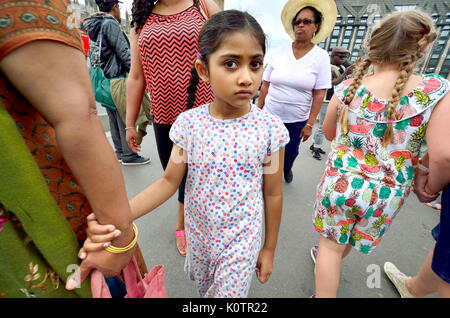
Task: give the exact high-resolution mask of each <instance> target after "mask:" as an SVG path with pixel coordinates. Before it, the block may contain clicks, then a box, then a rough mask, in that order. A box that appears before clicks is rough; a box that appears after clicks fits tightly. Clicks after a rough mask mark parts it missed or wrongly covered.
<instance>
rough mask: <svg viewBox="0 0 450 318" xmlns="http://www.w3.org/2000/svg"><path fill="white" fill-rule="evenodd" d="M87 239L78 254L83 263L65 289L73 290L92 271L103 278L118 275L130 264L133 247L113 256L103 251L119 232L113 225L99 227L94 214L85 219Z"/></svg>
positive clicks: (69, 279)
mask: <svg viewBox="0 0 450 318" xmlns="http://www.w3.org/2000/svg"><path fill="white" fill-rule="evenodd" d="M87 220H88V229H87V231H86V232H87V235H88V238H87V239H86V241H85V242H84V245H83V247H82V248H81V249H80V251H79V253H78V257H79V258H80V259H82V260H83V261H82V262H81V264H80V267H79V268H78V269H77V271H75V273H74V274H72V275H71V276H70V277H69V278H68V280H67V283H66V289H68V290H73V289H75V288H77V287H78V286H80V285H81V283H82V282H83V281H84V280H85V279H86V278H87V277H88V276H89V274H90V272H91V271H92V270H93V269H97V270H99V271H100V272H102V273H103V275H104V276H105V277H112V276H116V275H118V274H120V272H121V270H122V269H123V268H124V267H125V266H127V265H128V263H129V262H130V260H131V258H132V256H133V254H134V250H135V247H134V248H132V249H130V250H129V251H127V252H125V253H121V254H113V253H110V252H108V251H106V250H105V248H106V247H108V246H109V245H111V242H112V241H113V240H114V239H115V238H117V237H118V236H119V235H120V234H121V232H120V231H119V230H116V229H115V227H114V226H113V225H101V224H99V223H98V222H97V219H96V218H95V215H94V214H91V215H89V216H88V217H87Z"/></svg>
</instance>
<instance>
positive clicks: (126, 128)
mask: <svg viewBox="0 0 450 318" xmlns="http://www.w3.org/2000/svg"><path fill="white" fill-rule="evenodd" d="M128 129H136V127H125V130H128Z"/></svg>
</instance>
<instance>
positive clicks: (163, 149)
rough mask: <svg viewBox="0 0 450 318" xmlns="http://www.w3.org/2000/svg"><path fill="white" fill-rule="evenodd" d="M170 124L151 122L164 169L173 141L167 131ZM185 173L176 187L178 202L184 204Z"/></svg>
mask: <svg viewBox="0 0 450 318" xmlns="http://www.w3.org/2000/svg"><path fill="white" fill-rule="evenodd" d="M171 127H172V125H167V124H157V123H155V122H154V123H153V130H154V132H155V139H156V147H157V148H158V155H159V160H160V161H161V165H162V167H163V169H164V170H166V167H167V164H168V163H169V159H170V154H171V153H172V147H173V142H172V140H171V139H170V138H169V132H170V128H171ZM186 175H187V172H186V174H185V175H184V177H183V180H182V181H181V184H180V187H179V188H178V202H180V203H183V204H184V187H185V184H186Z"/></svg>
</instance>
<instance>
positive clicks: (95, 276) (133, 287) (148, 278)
mask: <svg viewBox="0 0 450 318" xmlns="http://www.w3.org/2000/svg"><path fill="white" fill-rule="evenodd" d="M122 272H123V277H124V281H125V286H126V289H127V294H126V296H125V298H167V293H166V280H165V271H164V266H163V265H157V266H155V267H153V268H152V270H151V271H150V272H149V273H147V274H145V276H144V278H142V276H141V273H140V271H139V267H138V264H137V262H136V258H135V257H134V256H133V258H132V259H131V261H130V263H128V265H127V266H126V267H125V268H124V269H123V270H122ZM136 278H138V280H139V281H137V280H136ZM91 291H92V297H93V298H111V292H110V291H109V288H108V285H107V284H106V281H105V277H104V276H103V274H102V273H101V272H100V271H98V270H96V269H94V270H93V271H92V273H91Z"/></svg>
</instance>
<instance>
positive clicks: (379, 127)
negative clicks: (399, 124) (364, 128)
mask: <svg viewBox="0 0 450 318" xmlns="http://www.w3.org/2000/svg"><path fill="white" fill-rule="evenodd" d="M386 128H387V125H386V124H376V125H375V127H374V128H373V135H374V136H375V137H377V138H381V137H383V135H384V132H385V131H386Z"/></svg>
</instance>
